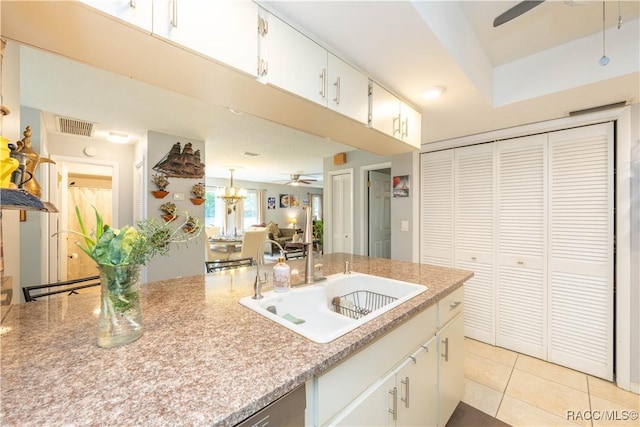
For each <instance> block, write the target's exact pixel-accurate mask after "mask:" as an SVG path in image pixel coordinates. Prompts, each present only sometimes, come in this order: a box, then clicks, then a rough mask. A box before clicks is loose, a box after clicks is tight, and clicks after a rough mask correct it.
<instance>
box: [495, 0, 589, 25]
mask: <svg viewBox="0 0 640 427" xmlns="http://www.w3.org/2000/svg"><path fill="white" fill-rule="evenodd" d="M544 2H545V0H525V1H521V2H520V3H518V4H516V5H515V6H513V7H512V8H511V9H509V10H507V11H506V12H504V13H502V14H500V15H498V17H496V19H494V20H493V27H494V28H495V27H497V26H499V25H502V24H505V23H507V22H509V21H511V20H513V19H516V18H517V17H518V16H520V15H523V14H525V13H527V12H528V11H530V10H531V9H533V8H534V7H536V6H540V5H541V4H542V3H544ZM564 2H565V4H567V5H569V6H577V5H580V4H585V3H586V2H585V1H581V0H564Z"/></svg>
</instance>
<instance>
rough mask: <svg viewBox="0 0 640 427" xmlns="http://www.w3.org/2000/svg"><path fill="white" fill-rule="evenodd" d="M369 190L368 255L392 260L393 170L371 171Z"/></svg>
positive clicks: (368, 181)
mask: <svg viewBox="0 0 640 427" xmlns="http://www.w3.org/2000/svg"><path fill="white" fill-rule="evenodd" d="M367 190H368V191H367V241H368V245H367V248H368V253H367V255H368V256H372V257H376V258H387V259H391V168H387V169H379V170H370V171H369V177H368V180H367Z"/></svg>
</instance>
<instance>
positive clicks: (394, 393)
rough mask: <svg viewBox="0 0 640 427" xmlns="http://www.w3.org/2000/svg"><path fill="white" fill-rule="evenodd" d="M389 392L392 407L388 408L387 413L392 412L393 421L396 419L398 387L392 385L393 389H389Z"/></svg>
mask: <svg viewBox="0 0 640 427" xmlns="http://www.w3.org/2000/svg"><path fill="white" fill-rule="evenodd" d="M389 394H390V395H391V397H392V399H393V400H392V402H391V406H392V408H393V409H391V408H389V413H390V414H393V421H396V420H397V419H398V387H394V388H393V390H389Z"/></svg>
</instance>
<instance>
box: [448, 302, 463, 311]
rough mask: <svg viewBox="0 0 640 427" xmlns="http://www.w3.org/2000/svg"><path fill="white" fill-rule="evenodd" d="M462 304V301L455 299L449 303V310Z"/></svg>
mask: <svg viewBox="0 0 640 427" xmlns="http://www.w3.org/2000/svg"><path fill="white" fill-rule="evenodd" d="M460 304H462V301H454V302H452V303H451V304H449V310H453V309H454V308H456V307H457V306H459V305H460Z"/></svg>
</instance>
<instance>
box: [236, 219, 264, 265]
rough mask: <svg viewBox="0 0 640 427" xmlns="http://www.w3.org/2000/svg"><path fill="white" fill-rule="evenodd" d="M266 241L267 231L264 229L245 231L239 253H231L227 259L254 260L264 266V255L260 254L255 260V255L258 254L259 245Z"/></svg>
mask: <svg viewBox="0 0 640 427" xmlns="http://www.w3.org/2000/svg"><path fill="white" fill-rule="evenodd" d="M265 240H267V230H266V229H264V228H263V229H258V230H247V231H245V232H244V234H243V236H242V249H241V250H240V252H235V253H232V254H231V255H230V257H229V259H238V258H250V257H251V258H254V261H255V262H259V263H260V264H264V254H263V253H262V254H260V258H259V259H257V258H256V253H257V252H258V248H259V247H260V245H262V244H263V243H264V241H265Z"/></svg>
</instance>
